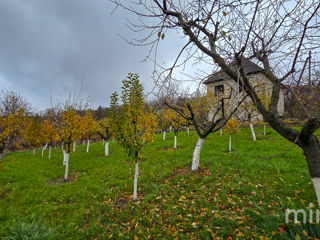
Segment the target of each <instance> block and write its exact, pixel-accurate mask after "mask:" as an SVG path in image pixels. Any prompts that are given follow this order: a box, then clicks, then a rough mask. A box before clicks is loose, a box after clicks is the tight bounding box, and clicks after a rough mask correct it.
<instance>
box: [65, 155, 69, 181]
mask: <svg viewBox="0 0 320 240" xmlns="http://www.w3.org/2000/svg"><path fill="white" fill-rule="evenodd" d="M65 165H66V170H65V173H64V179H65V180H67V179H68V171H69V153H66V164H65Z"/></svg>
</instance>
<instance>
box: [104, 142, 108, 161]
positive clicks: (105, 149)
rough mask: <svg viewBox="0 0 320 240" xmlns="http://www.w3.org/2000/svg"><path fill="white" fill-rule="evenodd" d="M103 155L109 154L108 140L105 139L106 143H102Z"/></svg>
mask: <svg viewBox="0 0 320 240" xmlns="http://www.w3.org/2000/svg"><path fill="white" fill-rule="evenodd" d="M104 155H105V156H106V157H107V156H109V141H106V144H105V145H104Z"/></svg>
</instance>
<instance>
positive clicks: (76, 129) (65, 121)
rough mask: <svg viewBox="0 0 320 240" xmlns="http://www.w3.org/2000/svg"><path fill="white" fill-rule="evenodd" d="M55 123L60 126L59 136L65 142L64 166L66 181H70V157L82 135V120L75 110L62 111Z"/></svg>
mask: <svg viewBox="0 0 320 240" xmlns="http://www.w3.org/2000/svg"><path fill="white" fill-rule="evenodd" d="M55 122H56V123H57V125H58V134H59V136H60V139H61V141H62V142H63V164H64V165H65V174H64V179H65V180H67V179H68V172H69V155H70V152H71V151H72V149H73V146H72V145H73V143H74V141H75V140H77V139H79V137H80V135H81V126H80V125H81V118H80V116H79V115H78V114H77V112H76V111H75V110H74V109H66V110H63V111H61V113H60V114H59V118H57V117H56V119H55Z"/></svg>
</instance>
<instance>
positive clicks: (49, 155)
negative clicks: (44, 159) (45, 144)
mask: <svg viewBox="0 0 320 240" xmlns="http://www.w3.org/2000/svg"><path fill="white" fill-rule="evenodd" d="M49 159H51V146H50V147H49Z"/></svg>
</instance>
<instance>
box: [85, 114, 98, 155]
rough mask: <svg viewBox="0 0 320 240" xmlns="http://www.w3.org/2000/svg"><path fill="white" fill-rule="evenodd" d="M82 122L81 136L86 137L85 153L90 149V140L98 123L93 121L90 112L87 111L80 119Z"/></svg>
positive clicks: (95, 131)
mask: <svg viewBox="0 0 320 240" xmlns="http://www.w3.org/2000/svg"><path fill="white" fill-rule="evenodd" d="M82 122H83V126H82V127H83V130H84V131H83V134H84V135H85V136H86V137H87V152H89V148H90V140H91V138H92V137H93V136H94V135H95V134H96V133H97V130H98V123H97V122H96V121H95V120H94V119H93V116H92V112H91V110H90V109H89V110H88V111H87V112H86V115H85V116H84V117H83V118H82Z"/></svg>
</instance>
